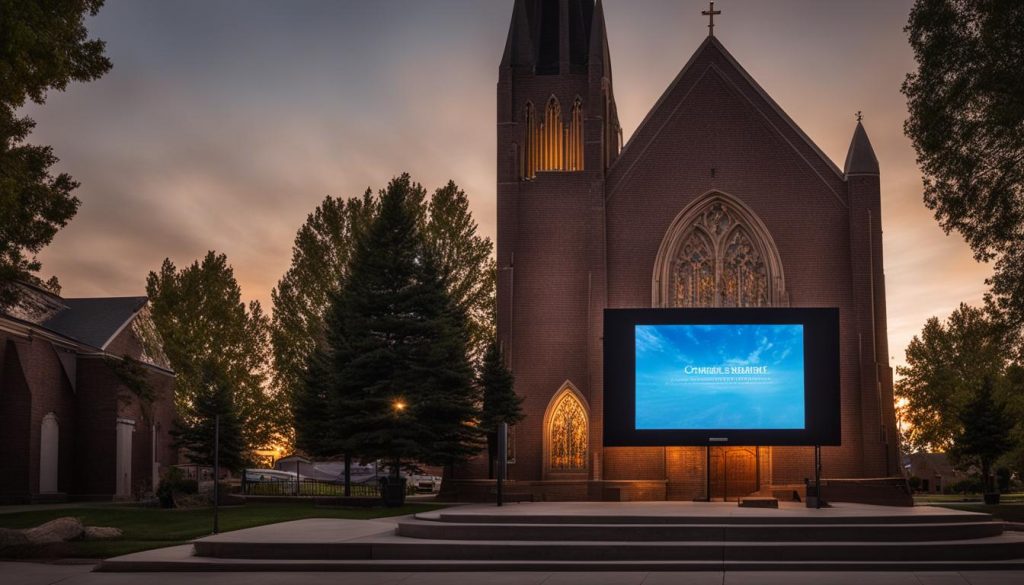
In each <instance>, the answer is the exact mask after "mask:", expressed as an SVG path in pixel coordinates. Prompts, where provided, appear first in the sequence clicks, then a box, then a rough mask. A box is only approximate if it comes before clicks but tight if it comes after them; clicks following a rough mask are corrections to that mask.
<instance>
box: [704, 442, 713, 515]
mask: <svg viewBox="0 0 1024 585" xmlns="http://www.w3.org/2000/svg"><path fill="white" fill-rule="evenodd" d="M704 501H705V502H710V501H711V445H708V446H707V447H704Z"/></svg>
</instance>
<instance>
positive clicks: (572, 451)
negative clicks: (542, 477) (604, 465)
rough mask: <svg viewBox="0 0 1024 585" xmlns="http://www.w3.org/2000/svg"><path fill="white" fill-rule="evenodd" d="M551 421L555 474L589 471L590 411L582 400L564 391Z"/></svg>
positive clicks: (553, 410) (551, 449)
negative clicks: (588, 422) (588, 427)
mask: <svg viewBox="0 0 1024 585" xmlns="http://www.w3.org/2000/svg"><path fill="white" fill-rule="evenodd" d="M548 420H549V422H548V433H549V435H548V436H549V445H550V468H551V471H555V472H576V471H586V469H587V451H588V445H589V442H590V440H589V433H588V429H587V411H586V409H585V408H584V406H583V404H582V403H581V402H580V400H579V398H577V397H576V395H575V394H574V393H573V392H572V391H570V390H563V391H562V393H561V396H560V397H559V398H558V399H557V400H556V402H555V403H554V406H553V408H552V410H551V416H550V417H549V419H548Z"/></svg>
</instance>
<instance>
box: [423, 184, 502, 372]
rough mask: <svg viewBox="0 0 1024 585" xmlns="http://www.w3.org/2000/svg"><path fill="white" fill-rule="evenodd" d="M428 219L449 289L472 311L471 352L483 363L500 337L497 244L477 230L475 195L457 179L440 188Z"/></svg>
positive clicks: (469, 314)
mask: <svg viewBox="0 0 1024 585" xmlns="http://www.w3.org/2000/svg"><path fill="white" fill-rule="evenodd" d="M424 217H425V218H426V222H425V224H424V226H423V233H424V237H425V238H426V241H427V244H428V245H429V246H430V247H431V248H432V251H433V255H434V257H435V258H436V259H437V263H438V269H439V271H440V273H441V275H442V277H443V279H444V283H445V286H446V287H447V288H448V293H449V294H450V295H451V297H452V300H453V301H454V302H455V304H456V306H457V307H458V308H459V310H461V311H462V312H463V313H464V314H465V315H466V318H467V330H468V331H467V332H468V335H469V348H470V355H471V358H472V359H473V361H474V363H478V362H479V361H480V360H481V359H482V358H483V354H484V352H485V351H486V349H487V344H488V342H489V341H490V339H491V338H492V337H494V311H495V304H494V303H495V301H494V291H495V286H496V279H497V270H496V265H495V262H494V260H493V259H492V258H491V252H492V251H493V250H494V245H493V243H492V242H491V240H490V238H485V237H483V236H480V235H479V234H477V223H476V221H475V220H474V219H473V215H472V214H471V213H470V211H469V198H468V197H467V196H466V193H465V192H464V191H463V190H462V189H459V187H458V185H456V184H455V182H454V181H448V184H447V185H445V186H444V187H441V188H440V189H438V190H436V191H434V194H433V196H432V197H431V198H430V201H429V203H428V204H427V213H426V214H425V215H424Z"/></svg>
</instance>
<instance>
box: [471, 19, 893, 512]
mask: <svg viewBox="0 0 1024 585" xmlns="http://www.w3.org/2000/svg"><path fill="white" fill-rule="evenodd" d="M550 2H552V3H556V4H558V5H559V10H558V11H553V10H544V9H543V6H544V5H546V4H547V2H544V1H538V2H532V3H531V2H526V1H517V2H516V3H515V8H514V11H513V19H512V24H511V27H510V31H509V38H508V42H507V45H506V49H505V55H504V57H503V60H502V64H501V67H500V68H499V81H498V88H497V91H498V111H497V116H498V237H497V247H498V250H497V260H498V266H499V278H498V335H499V339H500V340H501V342H502V345H503V348H504V352H505V357H506V360H507V362H508V364H509V365H510V367H511V368H512V370H513V373H514V374H515V376H516V391H517V392H518V393H519V394H520V395H522V396H523V397H524V404H523V406H524V409H525V412H526V414H527V417H526V419H525V420H524V421H523V422H522V423H521V424H520V425H519V427H518V428H517V429H516V433H515V436H516V445H515V453H516V462H515V464H514V465H512V466H511V469H510V476H511V479H513V480H515V481H517V482H521V483H524V485H525V483H526V482H529V484H530V485H531V486H532V487H531V488H530V489H531V491H533V492H535V493H536V494H537V495H538V496H539V497H542V498H546V499H566V498H568V499H577V498H581V497H589V498H591V499H604V498H607V497H608V494H609V491H608V489H605V487H598V488H591V489H587V490H582V491H575V492H569V491H567V490H566V489H565V488H564V486H556V485H553V484H552V485H551V486H550V489H548V488H545V487H544V485H543V484H544V480H545V479H546V469H545V461H546V460H545V457H544V453H543V449H544V445H545V439H544V437H545V432H546V429H545V428H544V424H545V411H546V409H547V408H548V404H549V402H550V400H551V398H552V396H553V395H554V394H555V393H556V392H558V391H559V390H560V389H561V388H562V387H563V384H564V383H565V382H566V381H568V382H570V383H571V384H572V385H573V386H574V387H575V388H577V389H578V390H579V392H580V393H581V394H582V396H583V397H584V399H585V403H586V405H587V407H588V408H589V433H590V445H589V459H588V465H587V469H586V470H585V472H582V473H581V475H580V476H579V477H578V478H577V479H578V480H580V481H583V482H585V483H586V482H590V483H591V484H594V483H598V484H602V485H605V484H606V485H607V486H613V485H614V486H615V488H614V490H613V491H615V490H617V491H618V493H619V494H620V497H623V498H626V497H628V498H634V497H636V498H650V499H664V498H668V499H693V498H698V497H703V496H704V495H705V473H706V462H705V461H706V453H705V450H704V448H699V447H698V448H693V447H689V448H688V447H658V448H603V447H602V408H603V400H602V398H603V390H602V350H603V348H602V332H601V327H602V311H603V309H605V308H640V307H650V306H652V303H653V302H654V301H653V298H654V295H653V292H654V291H653V290H652V287H653V284H652V283H653V282H654V278H653V275H654V274H655V272H656V271H657V270H658V267H657V266H655V258H656V257H657V256H658V252H659V247H660V246H661V245H662V242H663V240H664V239H665V237H666V233H667V232H668V230H669V229H670V227H671V226H672V224H673V221H674V220H675V219H676V218H677V216H679V215H680V213H681V212H683V210H685V209H687V208H689V207H691V206H692V205H694V204H695V202H700V201H702V200H704V198H708V197H714V196H720V197H723V198H727V199H728V200H729V201H733V202H735V203H736V205H738V206H742V207H743V208H744V209H746V210H748V211H749V213H750V214H752V215H753V216H754V217H756V221H758V222H760V224H762V225H763V226H764V228H765V229H766V231H767V233H768V234H769V237H770V239H771V240H772V242H773V244H774V247H775V248H776V249H777V253H778V257H779V258H780V260H781V264H782V266H781V272H782V274H783V279H784V289H785V297H784V298H782V299H779V300H777V301H776V303H777V304H780V305H785V306H793V307H839V309H840V335H841V341H840V351H841V404H842V446H840V447H828V448H824V449H823V458H824V462H825V469H824V471H825V475H826V476H829V477H844V478H855V477H883V476H890V475H895V474H897V473H898V469H899V467H898V457H897V444H896V441H897V435H896V428H895V413H894V411H893V402H892V374H891V369H890V368H889V365H888V353H887V352H888V350H887V344H886V321H885V290H884V273H883V270H882V248H881V245H882V241H881V223H880V216H881V213H880V212H881V210H880V203H879V182H878V169H877V161H875V159H874V154H873V152H872V151H871V146H870V143H869V142H868V140H867V135H866V133H864V130H863V127H861V126H860V125H859V124H858V127H857V132H856V133H855V136H854V141H853V143H852V144H851V155H850V157H849V158H848V160H847V165H846V166H847V168H846V169H845V170H840V169H839V168H838V167H836V165H835V164H833V163H832V161H830V160H828V159H827V158H826V157H825V156H824V155H823V154H822V153H821V151H820V150H819V149H818V148H817V147H816V146H815V145H814V144H813V143H812V142H811V141H810V139H809V138H807V137H806V135H804V133H803V132H802V131H800V130H799V128H797V127H796V126H795V124H794V123H793V122H792V121H791V120H790V119H789V117H788V116H786V114H785V113H784V112H782V110H781V109H780V108H779V107H778V106H777V105H776V104H775V103H774V102H773V101H772V100H771V98H770V97H768V96H767V94H765V93H764V91H763V90H762V89H761V88H760V87H759V86H758V85H757V84H756V82H754V81H753V79H752V78H751V77H750V75H749V74H747V72H746V71H744V70H743V69H742V67H740V66H739V64H738V63H736V61H735V60H734V59H733V57H732V56H731V55H729V53H728V52H727V51H726V50H725V48H724V47H723V46H722V45H721V43H720V42H719V41H718V40H717V39H715V38H713V37H709V38H708V39H707V40H706V41H705V42H704V43H703V44H702V45H701V46H700V47H699V48H698V49H697V51H696V52H695V53H694V55H693V57H692V58H691V59H690V61H689V62H688V63H687V64H686V65H685V67H683V69H682V71H681V72H680V74H679V76H678V77H677V78H676V79H675V80H674V81H673V82H672V84H671V85H670V86H669V88H668V89H667V90H666V91H665V93H664V95H663V96H662V97H661V99H660V100H659V101H658V103H657V104H655V106H654V107H653V109H652V110H651V111H650V113H649V114H648V115H647V118H646V119H645V120H644V121H643V123H642V124H641V125H640V127H639V128H638V129H637V130H636V132H635V133H634V134H633V136H632V137H631V139H630V141H629V143H628V144H627V145H626V146H625V147H624V148H623V149H622V151H621V152H619V149H618V144H617V141H616V137H617V131H618V121H617V116H616V113H615V104H614V94H613V92H612V80H611V67H610V57H609V55H610V53H609V51H608V47H607V40H606V38H605V23H604V19H603V15H602V12H601V8H600V3H598V4H597V6H596V7H595V6H594V5H593V3H592V2H586V1H584V0H561V1H559V0H550ZM581 6H582V8H580V7H581ZM588 13H589V14H592V20H591V22H590V25H589V27H587V28H585V29H584V30H583V31H582V32H581V31H580V30H578V26H577V27H576V28H573V27H574V26H576V25H575V24H574V23H573V22H572V21H571V19H572V17H573V15H575V14H588ZM555 14H557V15H558V16H557V18H556V17H554V16H553V15H555ZM552 18H555V23H554V24H552V23H551V22H548V21H547V20H545V19H549V20H550V19H552ZM538 20H540V21H541V22H538ZM553 29H556V30H557V31H558V39H559V42H558V44H557V47H559V49H558V51H559V59H558V62H559V63H560V65H561V66H560V68H559V69H558V70H557V71H551V70H546V71H547V72H546V73H544V74H541V73H539V66H538V65H537V63H540V62H541V61H545V62H549V61H551V59H547V60H545V59H542V58H541V57H542V55H543V53H544V52H545V51H549V52H550V51H551V50H552V49H551V48H550V47H551V46H555V45H553V44H552V43H551V42H550V39H547V37H546V36H545V35H547V36H550V35H551V34H552V33H551V32H550V31H551V30H553ZM544 31H547V32H544ZM581 35H582V36H583V37H584V38H583V39H581V38H580V36H581ZM588 35H589V36H588ZM538 36H539V37H542V38H538ZM545 39H547V40H545ZM577 45H583V46H586V47H587V49H588V50H587V52H585V53H584V55H585V57H582V58H581V57H580V54H581V53H580V51H579V50H576V47H577ZM545 47H547V48H545ZM552 95H553V96H555V97H556V98H557V99H558V100H559V101H560V102H561V103H562V104H567V103H571V102H570V100H572V99H574V98H575V97H577V96H582V97H583V99H584V117H585V123H584V125H585V130H584V134H585V138H584V149H585V161H586V166H585V170H583V171H578V172H538V173H537V174H536V177H535V178H524V177H523V176H522V173H521V169H522V164H521V162H520V161H519V160H517V157H518V156H521V153H522V152H523V151H524V148H525V147H524V141H525V140H526V137H527V133H526V129H525V120H524V117H523V112H524V111H525V107H526V104H527V103H528V102H529V103H533V104H537V103H544V101H545V100H547V99H548V98H549V96H552ZM740 451H742V453H741V452H740ZM715 456H716V457H723V458H725V459H724V460H727V461H733V460H735V461H737V462H739V461H741V459H742V458H746V459H745V461H746V463H745V465H746V466H747V469H748V471H747V472H745V473H747V474H748V475H751V477H750V478H747V479H749V480H750V481H752V482H753V481H754V479H755V477H756V478H757V479H759V480H760V488H761V489H762V490H766V489H770V488H771V487H772V486H783V485H793V484H802V483H803V481H804V478H806V477H810V476H813V468H812V460H813V458H812V450H811V449H810V448H795V447H789V448H762V449H760V450H755V449H754V448H752V447H751V448H746V449H742V448H741V449H740V450H739V451H737V450H735V448H730V450H729V451H726V450H725V449H723V450H722V451H721V452H717V453H715ZM755 458H756V461H755ZM712 469H716V468H715V467H712ZM460 473H461V474H463V475H461V476H465V477H486V470H485V469H483V466H482V464H481V462H480V461H475V462H472V463H471V464H470V465H468V466H467V467H466V468H465V469H464V470H460ZM461 476H460V477H461ZM738 479H743V478H738ZM744 481H746V479H744ZM631 482H632V483H631ZM651 482H662V483H663V484H664V485H663V487H662V488H660V489H652V488H651V485H652V484H651ZM629 485H635V486H637V488H636V489H634V490H632V493H630V492H631V490H630V489H628V488H627V489H625V490H623V489H622V488H623V486H629ZM640 486H644V487H643V489H641V488H640ZM581 494H586V496H583V495H581ZM622 494H629V495H628V496H623V495H622ZM612 497H614V496H612Z"/></svg>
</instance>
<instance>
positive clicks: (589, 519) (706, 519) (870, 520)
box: [416, 508, 993, 525]
mask: <svg viewBox="0 0 1024 585" xmlns="http://www.w3.org/2000/svg"><path fill="white" fill-rule="evenodd" d="M737 509H738V508H737ZM895 510H897V511H901V512H902V511H904V510H906V508H896V509H895ZM746 511H748V512H756V513H757V514H751V515H739V514H737V515H735V516H730V515H694V514H687V515H683V514H679V515H674V514H666V515H631V514H622V515H604V514H557V515H556V514H530V513H523V514H487V513H471V514H466V513H459V512H444V511H442V512H428V513H424V514H417V515H416V517H417V518H420V519H423V520H435V521H438V522H452V523H463V524H708V523H714V524H728V525H737V524H742V525H748V524H791V525H814V524H844V525H845V524H951V523H956V522H967V523H972V522H986V521H992V520H993V518H992V516H991V515H990V514H984V513H980V512H957V513H949V511H939V512H930V511H929V512H921V513H901V514H894V515H871V514H865V515H846V516H837V515H835V514H829V513H825V514H821V515H798V514H791V513H787V512H788V511H779V510H746Z"/></svg>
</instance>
